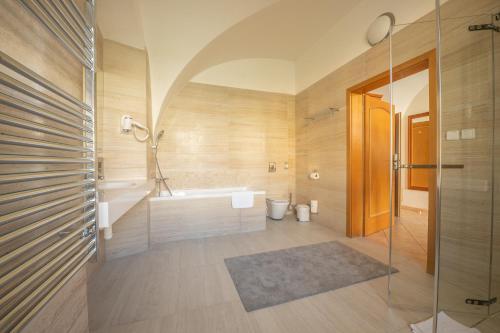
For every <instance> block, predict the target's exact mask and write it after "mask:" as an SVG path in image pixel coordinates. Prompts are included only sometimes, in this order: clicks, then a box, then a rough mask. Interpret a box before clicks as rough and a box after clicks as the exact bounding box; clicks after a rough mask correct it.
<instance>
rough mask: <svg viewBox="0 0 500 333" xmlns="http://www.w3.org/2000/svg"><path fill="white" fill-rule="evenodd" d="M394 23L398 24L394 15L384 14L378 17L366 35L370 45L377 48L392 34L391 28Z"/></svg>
mask: <svg viewBox="0 0 500 333" xmlns="http://www.w3.org/2000/svg"><path fill="white" fill-rule="evenodd" d="M394 23H396V18H395V17H394V14H392V13H384V14H382V15H380V16H378V17H377V18H376V19H375V21H373V22H372V24H370V26H369V27H368V32H367V33H366V40H367V41H368V44H370V45H371V46H375V45H377V44H378V43H380V42H382V41H383V40H384V39H386V38H387V37H388V36H389V34H390V33H391V26H393V25H394Z"/></svg>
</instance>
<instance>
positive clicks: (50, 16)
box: [0, 0, 99, 333]
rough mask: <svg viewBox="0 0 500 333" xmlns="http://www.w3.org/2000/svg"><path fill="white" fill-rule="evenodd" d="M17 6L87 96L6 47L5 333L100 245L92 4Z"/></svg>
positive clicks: (0, 157)
mask: <svg viewBox="0 0 500 333" xmlns="http://www.w3.org/2000/svg"><path fill="white" fill-rule="evenodd" d="M17 2H18V3H19V4H20V5H19V6H18V8H19V9H20V10H26V11H27V12H28V13H30V14H32V15H34V16H35V18H36V19H37V20H35V21H34V24H39V23H40V26H41V27H42V26H43V27H44V28H46V29H48V31H49V32H50V33H51V34H52V35H53V36H54V40H56V41H57V42H58V43H59V44H60V45H61V49H60V50H54V51H56V52H57V51H59V52H63V53H64V54H68V57H69V59H68V64H64V65H65V69H66V70H68V71H73V70H74V72H71V73H69V74H70V75H68V77H71V78H78V76H81V79H82V81H80V82H75V83H76V84H82V90H83V91H84V94H83V96H82V98H81V99H80V98H77V97H75V96H73V94H71V93H69V92H67V91H66V90H64V89H62V88H61V87H60V86H59V85H56V84H54V83H53V82H51V81H50V80H48V79H47V78H45V77H44V76H42V75H40V74H39V73H37V72H36V71H34V70H33V69H31V68H29V67H28V66H27V65H25V64H23V63H20V62H19V61H17V60H16V59H14V58H13V57H12V56H10V55H8V54H6V53H5V52H4V50H0V332H2V333H3V332H9V333H10V332H20V331H21V330H22V329H23V327H24V326H25V325H26V324H27V323H28V322H29V321H30V320H31V319H32V318H33V316H35V315H36V313H37V312H38V311H39V310H40V309H41V308H42V307H43V306H44V305H45V304H46V303H47V302H49V301H50V299H51V298H52V297H53V296H54V295H55V294H56V293H57V292H58V291H59V290H60V289H61V288H62V287H63V286H64V285H65V284H66V282H68V281H69V280H70V279H71V278H72V277H73V276H74V275H75V274H77V272H78V271H79V270H81V269H82V267H84V265H85V264H86V263H87V262H88V261H89V260H91V259H92V258H95V257H96V253H97V250H98V245H99V244H98V243H99V238H98V237H97V234H98V230H99V228H98V224H97V223H98V221H97V215H98V214H97V212H96V209H97V207H96V206H97V205H96V184H95V177H96V172H95V160H96V159H95V154H96V149H95V135H96V133H95V125H96V124H95V121H94V119H95V112H94V105H95V101H94V99H95V91H94V84H95V73H94V63H95V49H94V40H95V38H94V20H95V18H94V0H85V14H83V13H82V12H81V10H80V9H79V7H78V6H77V5H76V4H75V3H74V0H17ZM0 6H1V4H0ZM0 10H1V9H0ZM25 29H28V27H26V28H25ZM34 30H36V29H34ZM53 46H54V45H51V47H53ZM64 49H67V50H69V52H70V53H67V52H65V50H64ZM72 56H74V57H75V58H76V59H78V60H79V62H80V63H81V64H82V65H81V66H80V64H79V63H78V62H76V61H74V60H73V59H71V57H72ZM75 81H78V80H75Z"/></svg>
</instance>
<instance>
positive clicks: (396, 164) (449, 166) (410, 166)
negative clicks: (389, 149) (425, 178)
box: [393, 154, 464, 171]
mask: <svg viewBox="0 0 500 333" xmlns="http://www.w3.org/2000/svg"><path fill="white" fill-rule="evenodd" d="M437 167H438V166H437V164H414V163H412V164H401V161H400V160H399V158H398V154H395V155H394V160H393V169H394V171H398V170H399V169H437ZM441 168H442V169H464V165H463V164H441Z"/></svg>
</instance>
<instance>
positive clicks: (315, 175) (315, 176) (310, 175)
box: [309, 170, 319, 180]
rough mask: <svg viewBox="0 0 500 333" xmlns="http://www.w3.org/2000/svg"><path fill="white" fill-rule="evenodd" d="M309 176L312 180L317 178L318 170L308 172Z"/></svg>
mask: <svg viewBox="0 0 500 333" xmlns="http://www.w3.org/2000/svg"><path fill="white" fill-rule="evenodd" d="M309 178H310V179H312V180H318V179H319V172H318V170H314V171H313V172H311V173H310V174H309Z"/></svg>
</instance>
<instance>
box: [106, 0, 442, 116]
mask: <svg viewBox="0 0 500 333" xmlns="http://www.w3.org/2000/svg"><path fill="white" fill-rule="evenodd" d="M433 4H434V0H376V1H375V0H350V1H346V0H314V1H310V0H281V1H280V0H251V1H248V0H210V1H195V0H182V1H181V0H162V1H160V0H98V1H97V11H98V14H97V19H98V25H99V27H100V29H101V31H102V33H103V35H104V37H105V38H108V39H113V40H116V41H118V42H121V43H124V44H128V45H131V46H134V47H145V48H146V49H147V51H148V55H149V61H150V67H151V90H152V91H151V93H152V107H153V119H155V123H156V121H157V119H158V117H159V114H160V110H162V109H164V108H165V106H166V105H168V103H169V101H170V99H171V97H172V96H174V95H175V94H176V93H177V92H178V91H179V90H180V89H182V87H183V86H184V85H185V84H186V83H187V82H189V81H190V80H191V79H193V78H194V77H196V76H197V79H198V80H199V78H200V77H202V78H203V79H202V81H203V82H206V83H208V82H210V80H214V82H215V83H217V82H218V83H228V84H232V85H234V86H240V87H247V88H250V89H251V88H252V87H251V84H259V85H262V86H263V88H262V89H267V87H284V86H285V84H284V83H283V80H284V77H286V78H287V79H293V78H294V81H295V82H293V83H291V84H289V85H288V88H287V89H291V88H290V85H292V86H293V87H294V88H293V89H292V90H295V92H297V91H300V90H302V89H303V88H305V87H307V86H308V85H310V84H311V83H314V82H315V81H317V80H318V79H320V78H321V77H323V76H324V75H326V74H327V73H328V72H330V71H332V70H334V69H336V68H338V67H340V66H341V65H343V64H344V63H345V62H347V61H349V60H350V59H352V58H354V57H356V56H357V55H359V54H360V53H362V52H363V51H365V50H366V49H367V48H368V47H369V46H368V44H367V43H366V42H365V33H366V28H367V27H368V25H369V24H370V23H371V21H372V20H373V19H374V18H375V17H376V16H378V15H379V14H381V13H383V12H386V11H394V13H395V14H396V17H397V19H398V17H402V18H403V19H404V20H407V21H409V22H411V21H414V20H415V19H418V18H419V17H421V16H423V15H424V14H426V13H427V12H429V11H431V10H432V9H433ZM391 9H394V10H391ZM400 22H401V21H400ZM141 36H142V40H141ZM242 59H259V60H258V61H256V62H255V61H254V62H252V65H251V66H254V68H256V67H255V66H262V68H261V69H260V70H254V71H251V72H248V71H247V72H246V75H244V76H242V79H241V80H238V79H237V78H235V77H234V76H233V77H227V78H220V77H219V78H218V77H217V75H222V76H226V75H228V73H231V72H234V66H235V64H238V63H239V64H240V65H242V66H249V64H250V62H249V61H246V62H245V61H241V60H242ZM265 59H270V60H269V61H266V60H265ZM279 61H283V63H281V64H280V65H279V67H280V68H282V69H283V70H284V69H285V68H286V69H287V70H288V71H289V73H285V72H282V73H283V75H282V76H279V77H278V76H276V75H274V76H273V75H267V77H265V78H263V79H262V78H256V77H251V75H252V73H253V75H254V76H257V75H260V74H261V73H264V72H265V69H266V68H269V67H270V66H273V64H275V65H276V64H278V62H279ZM290 62H292V63H293V64H294V66H290ZM225 63H227V66H226V67H224V65H222V64H225ZM214 66H217V67H215V68H214V69H213V70H210V68H212V67H214ZM200 73H201V74H200ZM273 80H275V81H276V80H278V81H279V82H274V81H273ZM249 85H250V86H249ZM254 88H255V87H254ZM269 89H271V88H269Z"/></svg>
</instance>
